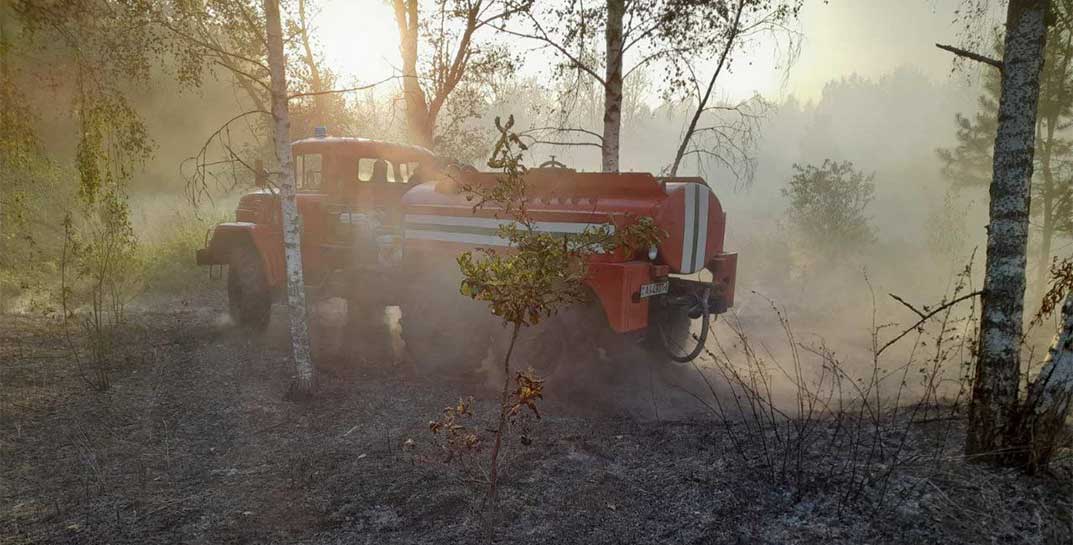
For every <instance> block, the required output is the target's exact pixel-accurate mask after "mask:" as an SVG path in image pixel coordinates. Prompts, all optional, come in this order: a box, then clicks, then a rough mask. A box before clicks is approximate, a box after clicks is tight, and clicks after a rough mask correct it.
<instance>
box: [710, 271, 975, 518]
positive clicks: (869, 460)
mask: <svg viewBox="0 0 1073 545" xmlns="http://www.w3.org/2000/svg"><path fill="white" fill-rule="evenodd" d="M970 278H971V271H970V269H969V268H968V267H966V268H965V270H964V271H962V272H961V274H959V275H958V280H957V282H956V283H955V285H954V287H953V289H952V291H951V292H950V293H949V294H948V295H947V296H946V297H945V298H944V299H943V300H942V301H940V302H939V303H937V304H936V305H933V306H921V307H919V308H918V307H915V306H913V305H911V304H909V303H907V302H905V301H904V300H903V299H901V298H899V297H897V296H893V295H892V297H894V298H895V299H896V300H898V301H899V302H901V303H902V304H904V305H905V306H906V307H907V308H908V309H910V310H911V311H912V312H914V313H915V314H916V316H917V318H918V320H917V321H916V323H914V324H913V326H912V327H910V328H907V329H903V330H899V331H898V332H897V333H896V334H894V335H892V336H888V335H886V334H885V332H886V331H890V330H892V328H893V327H894V325H893V324H883V323H878V322H877V321H876V318H875V312H874V310H873V320H872V327H871V331H872V335H871V343H870V344H871V351H870V352H871V356H872V359H871V362H870V368H869V370H868V371H867V372H866V373H865V374H863V376H862V375H861V374H859V373H855V372H853V371H851V370H850V369H849V366H848V365H847V363H846V362H845V361H843V360H842V358H841V357H840V356H839V355H838V354H837V353H836V352H835V351H834V350H832V349H831V348H830V347H829V346H827V345H826V344H825V343H824V341H823V340H822V339H821V340H819V341H815V342H811V343H807V342H804V341H801V340H800V339H799V338H798V336H797V334H796V332H795V330H794V328H793V327H792V325H791V322H790V320H789V319H788V318H787V316H786V315H785V313H784V312H783V310H782V309H780V308H779V307H778V306H777V305H776V304H774V303H773V302H770V301H769V304H770V306H771V311H772V312H773V313H775V315H776V316H777V318H778V322H779V324H780V325H781V327H782V333H783V336H784V339H785V344H786V346H785V348H786V350H785V355H781V354H780V355H776V354H775V352H774V351H773V350H771V349H770V347H768V346H767V345H766V344H765V343H763V342H755V341H754V340H753V339H751V338H750V336H749V335H748V333H747V332H746V331H745V329H744V328H743V327H742V326H741V323H740V322H738V321H737V320H736V318H735V317H734V316H733V315H731V317H730V320H729V324H728V329H729V337H730V339H729V340H722V341H721V340H720V339H719V337H718V335H715V334H712V335H709V337H710V338H711V339H712V345H714V346H712V347H711V349H709V350H708V351H707V355H708V357H709V358H710V359H711V360H712V362H713V364H714V365H713V368H712V370H711V371H709V372H708V373H705V372H704V371H702V369H701V368H700V367H699V366H697V367H696V369H697V371H698V373H699V374H700V376H701V377H702V378H703V380H704V381H705V384H707V386H708V388H709V390H710V393H711V394H712V395H711V399H710V400H709V399H703V398H700V397H699V396H698V399H700V400H701V401H702V402H703V403H704V404H705V405H706V406H707V407H708V409H709V410H710V411H711V412H712V413H713V414H714V415H715V417H716V418H717V419H718V420H719V421H720V422H721V423H722V424H723V426H725V427H726V430H727V433H728V434H729V439H730V441H731V443H732V445H733V450H734V453H735V454H736V456H737V457H738V458H739V460H740V462H741V463H742V464H743V465H744V466H745V467H747V468H749V469H750V470H751V471H754V472H755V473H756V475H757V477H759V478H760V479H763V480H764V481H766V482H768V483H770V484H772V485H776V486H781V487H785V488H786V489H788V490H789V491H790V492H791V493H792V496H793V498H794V500H795V501H800V500H802V499H804V498H807V497H813V496H816V495H823V496H826V497H828V498H834V503H835V505H836V508H837V512H838V514H839V515H841V514H842V513H843V512H845V511H846V510H847V509H855V510H856V509H862V508H864V507H865V506H867V508H868V509H869V510H870V511H871V512H872V513H876V512H879V511H880V510H881V509H882V508H884V507H888V506H890V504H891V502H892V501H901V499H902V498H904V494H905V492H906V491H905V490H903V489H902V486H901V485H900V484H896V481H897V479H896V478H895V476H896V474H897V473H898V471H899V470H901V469H906V468H914V469H919V468H926V469H930V470H938V468H939V467H940V465H941V462H943V461H944V460H947V459H949V458H951V457H953V456H956V455H957V453H958V452H959V450H960V447H961V445H960V443H959V442H957V441H954V440H952V437H955V436H956V433H954V431H953V430H954V428H955V427H956V426H957V422H956V421H957V420H958V419H959V418H960V414H961V411H962V409H963V406H964V403H965V401H966V395H967V393H968V392H969V387H968V383H967V380H968V377H970V376H971V373H970V372H969V371H970V369H969V368H968V367H967V366H968V364H969V362H972V361H973V357H972V350H973V346H974V340H975V336H976V318H975V303H974V301H975V297H976V295H977V293H976V292H974V291H972V290H971V289H970V287H969V282H970ZM872 299H873V301H872V308H873V309H875V295H874V293H873V295H872ZM966 301H968V302H969V303H968V304H967V305H959V303H962V302H966ZM963 307H968V308H963ZM903 341H904V344H906V345H907V346H905V347H901V348H902V350H901V355H900V357H898V358H895V357H893V356H891V353H892V352H894V350H893V348H894V347H895V346H896V345H899V343H902V342H903ZM694 365H696V364H694ZM710 374H714V375H715V377H711V376H709V375H710ZM717 382H723V383H725V384H726V386H721V385H720V386H717V384H716V383H717ZM779 384H786V385H787V387H788V389H789V395H788V396H786V395H784V394H783V393H782V391H781V390H780V388H779ZM922 424H929V426H930V427H932V428H933V429H932V433H933V435H931V436H930V437H929V436H927V435H925V434H922V433H920V432H919V430H918V428H919V427H920V426H921V425H922ZM935 425H937V426H938V427H939V428H941V429H938V430H936V429H934V428H935ZM895 488H897V489H898V491H899V493H898V494H896V495H892V494H891V492H892V490H893V489H895Z"/></svg>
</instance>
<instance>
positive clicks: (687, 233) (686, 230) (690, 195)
mask: <svg viewBox="0 0 1073 545" xmlns="http://www.w3.org/2000/svg"><path fill="white" fill-rule="evenodd" d="M695 185H696V184H686V185H685V187H683V188H682V189H683V190H684V191H685V194H686V195H685V197H686V205H685V214H686V217H685V221H684V222H683V223H682V265H681V266H680V267H678V269H679V270H680V271H682V272H683V273H687V274H688V273H691V272H693V253H694V252H693V242H694V241H695V240H696V238H695V236H696V226H695V223H696V219H697V192H696V191H695V190H694V189H693V187H694V186H695Z"/></svg>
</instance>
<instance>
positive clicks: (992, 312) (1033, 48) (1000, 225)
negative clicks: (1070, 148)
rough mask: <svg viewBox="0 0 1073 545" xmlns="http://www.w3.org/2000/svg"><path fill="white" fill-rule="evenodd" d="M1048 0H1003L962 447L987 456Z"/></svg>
mask: <svg viewBox="0 0 1073 545" xmlns="http://www.w3.org/2000/svg"><path fill="white" fill-rule="evenodd" d="M1049 3H1050V2H1049V1H1048V0H1010V4H1009V9H1008V11H1007V14H1006V47H1005V54H1004V56H1003V66H1004V68H1003V73H1002V93H1001V97H1000V99H999V123H998V133H997V135H996V137H995V153H994V177H993V179H992V181H991V191H990V193H991V208H990V221H991V222H990V225H989V226H988V235H987V266H986V272H985V276H984V290H983V296H982V304H981V315H980V339H979V357H978V360H977V363H976V377H975V380H974V383H973V397H972V405H971V407H970V409H969V429H968V435H967V438H966V443H965V453H966V454H967V455H972V456H974V459H981V460H991V459H994V458H995V456H996V455H997V454H998V452H997V451H999V450H1000V449H1002V448H1003V447H1004V446H1005V441H1006V437H1005V433H1006V431H1007V428H1008V426H1009V423H1010V419H1011V417H1012V416H1013V414H1014V411H1015V410H1016V407H1017V394H1018V377H1019V373H1020V341H1021V333H1022V325H1023V324H1022V321H1023V313H1024V295H1025V259H1026V251H1027V245H1028V209H1029V199H1030V196H1031V194H1030V191H1029V189H1030V188H1029V182H1030V181H1031V179H1032V155H1033V151H1034V148H1035V130H1034V129H1035V126H1036V109H1037V106H1038V103H1039V83H1040V69H1041V67H1042V65H1043V48H1044V44H1045V41H1046V35H1047V34H1046V24H1045V16H1046V13H1047V10H1048V7H1049Z"/></svg>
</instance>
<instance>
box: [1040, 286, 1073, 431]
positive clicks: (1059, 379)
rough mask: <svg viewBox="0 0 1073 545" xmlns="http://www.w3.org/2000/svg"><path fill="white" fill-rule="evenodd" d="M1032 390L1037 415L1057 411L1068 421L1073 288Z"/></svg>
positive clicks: (1072, 380)
mask: <svg viewBox="0 0 1073 545" xmlns="http://www.w3.org/2000/svg"><path fill="white" fill-rule="evenodd" d="M1031 391H1032V396H1031V398H1034V401H1035V405H1034V409H1033V412H1034V413H1035V414H1036V415H1037V416H1041V415H1044V414H1053V415H1055V416H1056V417H1057V420H1058V421H1059V422H1065V419H1066V418H1067V417H1068V416H1069V409H1070V398H1071V397H1073V292H1070V293H1069V294H1067V295H1066V299H1065V302H1064V303H1062V323H1061V325H1060V326H1059V329H1058V333H1057V334H1055V336H1054V341H1053V342H1052V343H1051V348H1050V350H1048V351H1047V359H1046V360H1045V361H1044V364H1043V369H1042V370H1041V371H1040V373H1039V376H1038V377H1037V378H1036V381H1035V382H1034V383H1033V384H1032V387H1031Z"/></svg>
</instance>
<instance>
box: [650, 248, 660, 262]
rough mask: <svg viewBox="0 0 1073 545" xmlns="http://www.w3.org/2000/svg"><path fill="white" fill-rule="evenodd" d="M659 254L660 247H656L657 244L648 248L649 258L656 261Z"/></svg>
mask: <svg viewBox="0 0 1073 545" xmlns="http://www.w3.org/2000/svg"><path fill="white" fill-rule="evenodd" d="M658 255H659V248H656V247H655V246H651V247H649V248H648V259H649V260H650V261H655V260H656V256H658Z"/></svg>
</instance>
